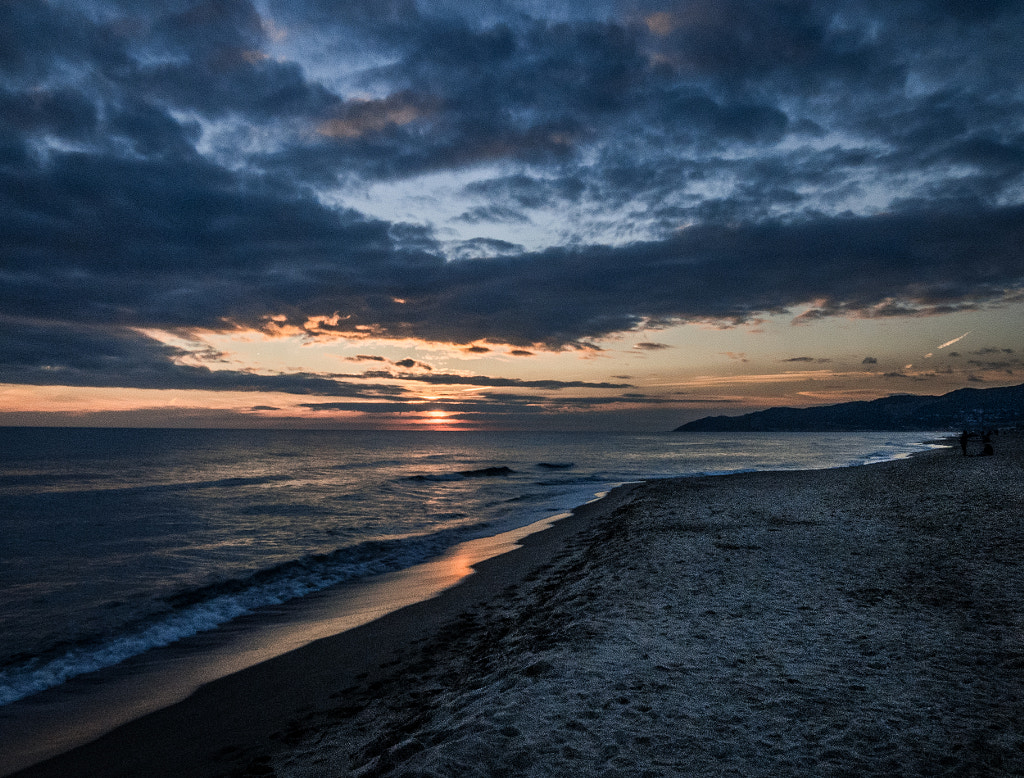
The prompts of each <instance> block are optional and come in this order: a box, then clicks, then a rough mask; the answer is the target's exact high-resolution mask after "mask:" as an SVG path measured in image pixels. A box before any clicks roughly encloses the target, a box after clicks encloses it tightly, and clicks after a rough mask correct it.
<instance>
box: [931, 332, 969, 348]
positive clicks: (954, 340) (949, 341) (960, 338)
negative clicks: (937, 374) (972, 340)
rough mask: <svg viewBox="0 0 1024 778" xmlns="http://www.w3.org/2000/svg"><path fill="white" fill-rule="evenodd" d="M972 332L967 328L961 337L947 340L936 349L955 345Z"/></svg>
mask: <svg viewBox="0 0 1024 778" xmlns="http://www.w3.org/2000/svg"><path fill="white" fill-rule="evenodd" d="M970 334H971V331H970V330H967V332H965V333H964V334H963V335H961V336H960V337H959V338H953V340H947V341H946V342H945V343H943V344H942V345H941V346H939V347H938V348H936V351H938V349H942V348H945V347H946V346H952V345H953V344H954V343H959V342H960V341H961V340H963V339H964V338H966V337H967V336H968V335H970Z"/></svg>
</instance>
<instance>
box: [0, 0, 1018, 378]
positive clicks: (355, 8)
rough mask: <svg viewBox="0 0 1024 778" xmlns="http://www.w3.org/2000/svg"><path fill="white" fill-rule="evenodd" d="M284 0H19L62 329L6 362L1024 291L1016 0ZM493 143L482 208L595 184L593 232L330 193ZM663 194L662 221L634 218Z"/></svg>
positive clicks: (22, 118)
mask: <svg viewBox="0 0 1024 778" xmlns="http://www.w3.org/2000/svg"><path fill="white" fill-rule="evenodd" d="M266 6H267V7H269V9H270V15H269V17H266V18H264V17H261V15H260V12H259V11H258V10H257V7H256V5H254V4H253V3H251V2H249V1H248V0H207V2H198V3H197V2H191V1H189V0H178V1H177V2H162V3H145V2H142V3H127V2H123V3H119V2H115V1H114V0H109V1H108V2H95V3H89V2H79V3H71V2H44V1H43V0H22V1H21V2H7V3H0V213H3V219H0V247H2V261H3V265H2V268H0V271H2V272H0V310H2V311H4V314H5V315H7V316H11V317H21V318H22V319H24V320H46V321H50V322H52V323H53V324H52V325H49V326H51V327H54V328H57V329H50V330H45V328H43V329H40V328H36V329H35V330H33V329H32V327H28V326H27V325H26V326H20V327H17V328H14V329H12V330H10V331H9V332H8V337H7V339H6V345H5V346H4V352H3V353H4V358H5V360H6V361H5V362H4V363H3V364H4V365H5V368H4V375H5V377H6V378H5V380H10V381H21V382H28V383H34V382H39V383H43V382H49V381H48V380H47V379H46V376H47V372H46V371H47V369H48V368H47V366H48V365H49V367H56V368H58V372H61V371H63V372H62V375H63V376H64V377H65V378H66V379H67V380H68V381H71V382H72V383H74V381H78V382H79V383H78V384H77V385H99V384H90V383H88V381H98V380H100V379H99V378H95V376H99V375H107V376H114V375H115V371H114V370H108V369H107V367H108V366H111V365H117V366H119V368H120V371H121V372H120V374H121V375H122V376H125V375H128V376H136V377H135V378H131V377H129V378H122V379H121V380H126V381H134V382H135V383H130V384H124V385H133V386H135V385H138V386H157V385H164V386H182V385H185V384H188V385H190V386H198V385H199V384H205V386H207V387H213V386H214V385H215V384H216V383H217V382H218V381H219V382H223V383H224V384H225V388H227V384H229V383H231V382H234V387H233V388H238V386H242V385H246V384H247V382H248V385H250V386H255V385H257V384H258V383H259V381H270V382H271V383H273V381H276V383H277V384H278V385H283V384H284V383H285V381H284V377H272V378H273V381H271V380H270V379H268V378H267V377H265V376H264V377H256V376H252V375H249V374H242V373H234V374H231V375H228V373H230V371H209V370H206V369H205V368H191V367H184V366H181V365H177V364H175V362H174V360H175V359H176V358H177V357H178V356H180V355H179V354H176V353H175V352H174V351H173V350H168V349H167V348H166V347H162V346H159V344H155V342H148V341H147V340H146V339H141V338H142V336H138V335H136V334H135V333H134V332H132V331H130V330H121V331H120V334H118V331H117V330H115V329H113V328H115V327H125V328H127V327H140V328H141V327H160V328H167V329H172V330H179V331H181V332H184V333H187V332H188V331H189V330H190V329H201V328H206V329H212V330H230V329H232V328H235V327H256V328H263V329H270V330H272V329H274V328H275V327H279V326H283V325H286V324H287V325H292V326H295V327H298V328H304V331H305V332H307V334H308V337H310V338H313V337H317V336H318V335H334V334H339V333H340V334H345V335H352V336H355V335H361V336H365V335H370V334H372V335H377V336H382V337H417V338H427V339H431V340H436V341H440V342H448V343H457V344H462V345H466V344H473V343H476V342H478V341H479V342H488V343H492V344H498V343H504V344H511V345H513V346H518V347H520V348H518V349H517V350H516V351H515V352H513V353H518V354H525V353H527V351H528V349H529V348H534V347H548V348H553V349H559V348H587V347H592V346H593V341H594V340H596V339H599V338H601V337H604V336H606V335H609V334H611V333H615V332H620V331H624V330H629V329H632V328H635V327H638V326H640V325H643V324H645V323H648V324H649V323H651V322H659V323H672V322H676V321H707V320H712V321H717V322H742V321H746V320H750V319H751V318H754V317H757V316H762V315H764V314H772V313H784V312H786V311H787V310H789V309H792V308H794V307H796V306H799V305H803V304H807V303H809V302H812V301H817V302H818V304H817V305H816V307H814V308H813V309H812V310H811V311H809V312H808V313H807V314H805V319H807V320H809V319H813V318H823V317H827V316H836V315H856V316H907V315H921V314H925V313H933V314H938V313H943V312H950V311H956V310H961V309H965V308H971V307H977V306H979V305H984V304H987V303H998V302H999V301H1001V300H1005V299H1008V298H1010V297H1012V296H1013V295H1020V294H1022V293H1024V250H1022V249H1021V246H1024V209H1022V207H1021V204H1020V203H1021V198H1020V191H1021V186H1022V183H1024V133H1022V132H1021V129H1020V128H1021V126H1022V117H1024V104H1022V100H1021V97H1020V92H1019V86H1018V84H1017V79H1018V78H1019V76H1018V71H1019V42H1020V40H1021V39H1022V38H1024V10H1022V9H1021V6H1020V4H1019V3H1013V2H995V1H994V0H993V1H991V2H979V3H971V4H964V3H955V2H952V0H916V1H914V2H906V3H898V4H893V3H881V2H875V1H874V0H863V1H862V2H851V3H849V4H844V5H843V7H842V8H840V9H836V8H834V7H833V6H832V5H831V4H822V3H815V2H809V1H808V2H803V1H801V0H785V1H783V2H776V3H764V2H759V1H758V2H755V1H754V0H724V1H723V0H716V1H715V2H711V0H687V1H686V2H682V1H680V2H646V0H643V1H641V2H635V3H626V4H620V5H619V6H618V8H619V9H620V11H621V9H622V8H623V7H625V8H626V9H627V10H626V12H619V13H617V15H616V14H613V13H611V11H610V10H601V12H600V13H597V12H595V13H594V14H592V17H593V18H585V17H586V15H587V9H586V8H582V7H578V6H577V5H572V4H564V5H563V6H558V5H557V4H555V5H553V7H552V9H551V12H552V14H553V15H556V16H557V21H547V20H545V19H543V18H540V12H539V11H538V10H537V6H535V5H531V6H529V7H526V8H524V9H521V10H519V11H516V12H511V11H510V10H509V9H510V8H512V7H513V6H512V5H509V4H505V3H494V4H486V5H485V4H481V5H479V6H474V7H473V8H470V9H468V10H464V11H457V10H455V9H454V8H453V7H452V6H451V4H446V3H429V2H422V3H415V2H413V1H412V0H388V1H386V2H382V1H380V0H374V1H373V2H369V0H352V2H346V3H333V2H318V1H317V2H314V0H307V1H305V2H303V1H301V0H300V1H298V2H283V0H282V1H281V2H277V0H273V1H272V2H269V3H267V4H266ZM263 7H264V6H262V5H261V6H260V8H261V9H262V8H263ZM556 11H557V13H555V12H556ZM307 49H308V52H307ZM335 61H336V62H343V63H344V68H343V70H344V73H345V75H344V77H341V76H339V77H338V80H336V81H335V80H332V79H331V78H330V77H326V76H324V75H323V72H325V71H326V70H329V68H326V67H324V66H325V65H326V64H330V63H331V62H335ZM481 163H486V165H488V166H489V167H488V168H487V170H488V171H489V173H488V174H487V176H485V175H484V174H483V173H482V172H481V173H480V175H479V176H478V180H475V181H471V182H468V183H466V184H464V185H463V191H462V193H461V196H462V197H463V198H464V201H462V202H460V204H459V206H458V208H456V209H455V210H454V213H455V214H461V216H460V217H458V219H459V220H460V221H459V224H460V225H461V226H462V227H463V228H465V227H466V225H471V226H473V227H474V229H475V228H477V227H479V228H480V229H481V230H483V229H484V227H486V226H488V225H491V226H493V225H503V226H504V227H506V228H507V227H508V226H509V225H514V226H516V227H517V229H518V228H521V229H523V230H524V231H525V230H527V229H530V228H532V227H533V226H535V224H536V223H537V222H539V221H540V220H539V219H535V218H534V215H535V212H538V211H547V212H548V213H554V214H559V213H560V212H561V211H562V210H563V209H567V208H569V207H572V208H573V209H575V210H573V211H572V212H571V213H572V215H573V218H570V219H566V220H565V221H566V222H567V224H566V225H565V231H566V232H567V233H571V235H572V238H571V239H567V240H566V241H565V242H564V243H563V244H562V245H556V246H553V247H551V248H549V249H547V250H538V251H531V252H527V251H525V250H523V249H522V248H521V247H520V246H519V245H517V244H515V243H512V242H510V241H505V240H498V239H495V238H493V237H480V238H475V239H471V240H461V241H459V240H456V241H447V242H442V241H441V239H440V238H439V237H437V236H439V235H443V234H444V233H443V231H442V230H441V229H440V228H439V229H438V231H437V234H436V235H435V233H434V231H433V230H432V228H431V227H426V226H413V225H409V224H399V223H392V222H389V221H386V220H384V219H379V218H378V219H374V218H369V217H367V216H364V215H362V214H360V213H357V212H355V211H353V210H349V209H345V208H341V207H337V206H335V205H332V203H333V202H336V200H334V199H332V198H330V197H326V196H324V193H323V192H322V191H319V189H318V188H319V187H322V186H323V185H325V184H331V185H342V186H344V185H346V184H348V183H352V182H355V183H356V184H360V185H361V184H365V183H367V182H374V181H378V180H386V181H388V182H391V183H395V182H401V181H402V180H403V179H405V178H407V177H410V176H415V175H419V174H421V173H424V172H429V171H443V172H450V171H455V170H459V171H466V170H469V169H474V170H475V169H478V168H475V167H474V166H478V165H480V164H481ZM488 176H489V177H488ZM894 182H895V183H894ZM340 200H341V201H344V200H345V197H344V196H341V197H340ZM616 209H622V210H616ZM566 212H567V213H568V211H566ZM876 213H882V214H884V215H873V214H876ZM577 216H581V217H586V218H590V217H592V219H593V224H588V223H586V218H582V219H580V220H578V221H579V223H575V222H576V221H577V220H576V218H575V217H577ZM634 218H635V220H636V221H638V222H643V224H645V225H646V229H647V230H648V231H647V232H646V233H643V234H645V235H646V237H645V239H644V240H642V241H636V240H635V239H633V240H634V242H631V243H625V242H621V241H620V242H619V243H618V244H616V245H608V244H607V242H606V241H607V233H608V231H609V228H607V224H608V223H609V222H615V223H618V224H619V225H620V226H622V227H624V228H626V229H629V228H631V227H632V224H631V223H630V222H631V221H633V219H634ZM595 225H596V226H595ZM601 225H605V226H604V227H602V226H601ZM681 225H687V228H686V229H684V230H682V231H678V228H679V227H680V226H681ZM602 229H604V230H605V232H604V233H602ZM516 240H518V238H516ZM524 242H525V241H524ZM534 245H535V244H534ZM451 258H454V260H455V261H448V260H449V259H451ZM310 317H318V318H317V319H316V321H312V322H311V321H310ZM46 332H48V333H49V334H46ZM76 332H77V333H78V335H79V337H76V336H75V333H76ZM58 337H59V338H60V339H61V341H62V346H61V348H63V349H64V350H65V353H63V354H61V353H53V349H54V348H55V344H53V343H51V342H50V340H51V339H52V338H58ZM97 338H98V339H99V340H98V341H97V342H96V343H93V340H96V339H97ZM101 342H102V343H105V344H106V345H98V344H100V343H101ZM654 345H657V344H651V346H644V345H640V346H638V348H641V349H642V348H650V347H652V346H654ZM475 348H476V349H477V350H480V351H481V353H482V352H483V351H485V350H486V347H485V346H481V345H479V344H478V345H476V346H475ZM19 349H20V350H19ZM76 349H80V350H81V353H80V354H78V355H77V356H76V354H75V353H72V352H74V351H75V350H76ZM100 356H103V357H104V359H106V361H105V362H103V361H102V360H101V362H100V363H96V364H92V363H89V362H88V360H90V359H93V360H96V359H99V358H100ZM76 359H78V360H80V361H79V362H76ZM81 360H84V362H82V361H81ZM204 371H205V372H204ZM51 372H52V371H51ZM416 375H417V377H416V378H408V377H407V376H405V375H401V377H402V378H403V379H406V380H423V376H420V375H419V374H416ZM88 376H93V378H89V377H88ZM440 378H442V379H443V378H445V377H443V376H441V377H440ZM448 378H449V379H451V378H452V377H448ZM474 379H475V380H479V381H482V380H483V379H482V377H474ZM104 380H107V379H104ZM110 380H113V379H110ZM322 380H330V379H323V378H322V377H317V376H309V375H302V374H300V375H298V376H296V381H297V383H296V384H295V391H300V390H302V388H303V387H306V388H307V389H313V388H315V387H318V386H319V387H321V388H323V389H325V390H328V389H330V387H329V386H327V385H323V384H318V383H317V381H322ZM492 380H495V381H502V380H511V379H492ZM161 382H163V383H161ZM437 382H438V383H441V382H442V381H440V380H438V381H437ZM336 383H337V382H334V384H336ZM549 383H550V382H549ZM555 383H557V382H555ZM265 385H269V384H260V386H265ZM478 385H493V386H515V385H526V384H486V383H479V384H478ZM561 385H563V384H560V386H561ZM570 385H572V382H566V383H565V384H564V386H570ZM548 388H558V387H554V386H552V387H548ZM282 391H289V390H287V389H284V390H282ZM331 391H340V392H344V391H347V389H345V388H344V387H340V388H339V387H337V386H335V388H334V389H331Z"/></svg>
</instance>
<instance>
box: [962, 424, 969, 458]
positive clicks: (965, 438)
mask: <svg viewBox="0 0 1024 778" xmlns="http://www.w3.org/2000/svg"><path fill="white" fill-rule="evenodd" d="M970 439H971V433H969V432H968V431H967V430H964V431H963V432H961V433H960V453H962V454H963V455H964V456H967V441H968V440H970Z"/></svg>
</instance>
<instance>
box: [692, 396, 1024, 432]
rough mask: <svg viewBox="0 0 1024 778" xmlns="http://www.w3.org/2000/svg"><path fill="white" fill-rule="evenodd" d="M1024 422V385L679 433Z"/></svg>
mask: <svg viewBox="0 0 1024 778" xmlns="http://www.w3.org/2000/svg"><path fill="white" fill-rule="evenodd" d="M1019 424H1024V384H1020V385H1019V386H1005V387H998V388H993V389H958V390H957V391H955V392H950V393H949V394H944V395H941V396H939V397H931V396H922V395H912V394H894V395H890V396H889V397H883V398H881V399H879V400H870V401H863V402H849V403H840V404H838V405H824V406H820V407H817V408H769V409H768V410H765V411H757V412H756V413H747V414H744V415H742V416H707V417H705V418H703V419H697V420H696V421H691V422H689V423H688V424H684V425H682V426H681V427H677V428H676V429H675V431H676V432H762V431H764V432H817V431H823V430H834V431H837V432H853V431H858V430H946V429H950V430H960V429H969V428H975V429H977V428H979V427H982V426H985V427H1006V426H1015V425H1019Z"/></svg>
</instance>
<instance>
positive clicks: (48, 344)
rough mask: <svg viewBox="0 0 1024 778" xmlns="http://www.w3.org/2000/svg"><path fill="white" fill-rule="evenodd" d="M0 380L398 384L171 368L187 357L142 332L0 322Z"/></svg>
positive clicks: (354, 393) (252, 387)
mask: <svg viewBox="0 0 1024 778" xmlns="http://www.w3.org/2000/svg"><path fill="white" fill-rule="evenodd" d="M0 324H2V325H3V326H2V327H0V383H20V384H36V385H59V386H80V387H85V386H94V387H98V386H117V387H125V388H134V389H196V390H205V391H236V392H283V393H286V394H300V395H322V396H325V397H368V398H379V397H381V396H393V397H399V396H400V395H403V394H405V390H403V389H401V388H400V387H396V386H393V385H387V384H366V383H359V384H356V383H351V382H346V381H341V380H337V379H334V378H330V377H324V376H319V375H315V374H312V373H291V374H287V375H259V374H256V373H250V372H246V371H239V370H211V369H210V368H208V367H204V366H192V365H182V364H177V363H176V362H175V361H174V360H176V359H178V358H181V357H183V356H186V355H187V354H188V353H189V352H185V351H183V350H181V349H178V348H174V347H171V346H167V345H164V344H162V343H159V342H158V341H155V340H153V339H152V338H148V337H146V336H145V335H142V334H139V333H136V332H133V331H130V330H119V329H110V328H101V327H88V328H84V329H83V328H80V327H71V326H66V325H54V324H39V323H26V322H17V321H12V320H2V321H0Z"/></svg>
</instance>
